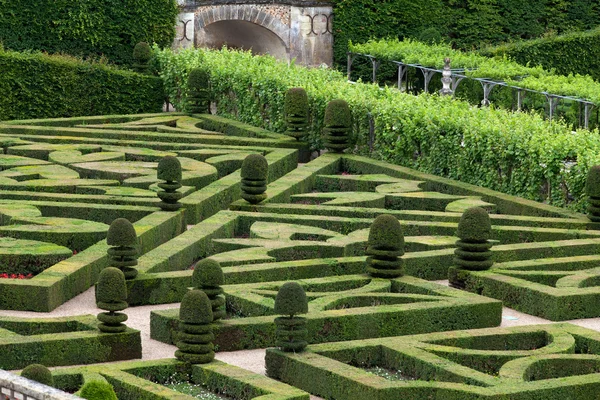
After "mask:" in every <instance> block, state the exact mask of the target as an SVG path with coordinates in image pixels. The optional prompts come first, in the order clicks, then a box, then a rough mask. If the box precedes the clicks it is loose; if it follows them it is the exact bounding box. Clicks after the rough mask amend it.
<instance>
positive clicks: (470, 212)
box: [450, 207, 494, 288]
mask: <svg viewBox="0 0 600 400" xmlns="http://www.w3.org/2000/svg"><path fill="white" fill-rule="evenodd" d="M491 233H492V225H491V222H490V216H489V215H488V213H487V211H485V210H484V209H483V208H481V207H472V208H469V209H467V210H466V211H465V212H464V213H463V215H462V217H461V218H460V222H459V223H458V231H457V236H458V237H459V238H460V240H458V241H457V242H456V247H457V249H456V250H455V251H454V264H455V265H456V266H457V267H458V268H462V269H466V270H469V271H484V270H486V269H489V268H490V267H491V266H492V264H493V263H494V262H493V260H492V259H491V258H492V252H491V251H490V248H491V247H492V243H491V242H490V241H489V238H490V236H491ZM459 275H460V274H453V275H451V276H450V278H451V279H450V284H451V285H452V286H454V287H459V288H462V287H464V282H461V281H460V280H458V278H457V277H458V276H459ZM453 277H455V278H456V279H454V278H453Z"/></svg>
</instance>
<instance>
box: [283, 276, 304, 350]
mask: <svg viewBox="0 0 600 400" xmlns="http://www.w3.org/2000/svg"><path fill="white" fill-rule="evenodd" d="M307 312H308V299H307V297H306V293H305V292H304V289H303V288H302V286H300V284H298V283H297V282H286V283H284V284H283V285H282V286H281V287H280V288H279V291H278V292H277V297H275V313H276V314H281V315H284V316H283V317H277V318H275V325H276V334H277V346H279V347H280V348H281V350H283V351H287V352H291V351H294V352H295V351H303V350H304V349H305V348H306V346H307V344H308V343H307V342H306V338H307V336H308V330H307V329H306V318H303V317H298V316H297V315H298V314H306V313H307Z"/></svg>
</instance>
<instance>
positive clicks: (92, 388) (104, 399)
mask: <svg viewBox="0 0 600 400" xmlns="http://www.w3.org/2000/svg"><path fill="white" fill-rule="evenodd" d="M77 395H78V396H79V397H81V398H82V399H87V400H118V399H117V394H116V393H115V389H114V388H113V387H112V385H111V384H110V383H108V382H107V381H105V380H100V379H94V380H92V381H87V382H86V383H85V384H84V385H83V386H82V387H81V390H80V391H79V393H78V394H77Z"/></svg>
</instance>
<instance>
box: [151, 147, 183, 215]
mask: <svg viewBox="0 0 600 400" xmlns="http://www.w3.org/2000/svg"><path fill="white" fill-rule="evenodd" d="M182 175H183V172H182V169H181V162H180V161H179V160H178V159H177V157H173V156H166V157H163V159H162V160H160V162H159V163H158V169H157V172H156V177H157V178H158V179H161V180H163V181H165V182H160V183H159V184H158V187H159V188H160V189H161V190H159V191H158V192H157V195H158V197H159V198H160V199H161V202H160V203H159V204H158V206H159V207H160V208H161V209H162V210H163V211H177V210H179V209H180V208H181V206H182V204H181V203H180V202H179V200H181V198H182V197H183V194H182V193H180V192H178V191H177V190H178V189H179V188H181V182H180V181H181V178H182Z"/></svg>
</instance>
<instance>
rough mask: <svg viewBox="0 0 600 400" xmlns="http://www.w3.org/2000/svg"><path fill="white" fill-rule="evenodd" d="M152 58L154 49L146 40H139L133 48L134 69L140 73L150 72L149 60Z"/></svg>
mask: <svg viewBox="0 0 600 400" xmlns="http://www.w3.org/2000/svg"><path fill="white" fill-rule="evenodd" d="M151 58H152V49H151V48H150V45H148V43H146V42H139V43H138V44H136V45H135V47H134V48H133V59H134V60H135V64H134V65H133V69H134V70H135V71H137V72H140V73H148V70H149V66H148V62H149V61H150V59H151Z"/></svg>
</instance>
